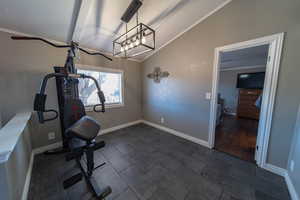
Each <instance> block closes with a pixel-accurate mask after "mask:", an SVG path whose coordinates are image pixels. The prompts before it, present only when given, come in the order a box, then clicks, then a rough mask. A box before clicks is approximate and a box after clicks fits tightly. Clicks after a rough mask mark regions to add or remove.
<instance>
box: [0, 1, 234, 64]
mask: <svg viewBox="0 0 300 200" xmlns="http://www.w3.org/2000/svg"><path fill="white" fill-rule="evenodd" d="M130 2H131V0H82V1H81V0H39V1H37V0H26V1H25V0H24V1H23V0H22V1H20V0H1V1H0V28H2V29H9V30H12V31H16V32H21V33H26V34H31V35H35V36H42V37H45V38H48V39H52V40H57V41H61V42H68V41H70V40H71V39H73V40H75V41H77V42H79V43H80V45H82V46H84V47H87V48H90V49H95V50H101V51H104V52H112V41H113V39H115V38H116V37H118V36H119V35H121V34H122V33H123V32H124V31H125V25H124V24H123V23H122V22H121V20H120V18H121V16H122V14H123V13H124V11H125V10H126V8H127V7H128V5H129V4H130ZM228 2H229V1H228V0H163V1H162V0H144V1H143V6H142V7H141V8H140V10H139V16H140V21H141V22H143V23H145V24H147V25H149V26H151V27H152V28H154V29H155V30H156V46H157V49H159V48H160V47H162V46H164V45H165V44H166V43H168V42H169V41H171V40H172V39H174V38H175V37H176V36H178V35H179V34H180V33H182V32H183V31H185V30H186V29H188V28H189V27H190V26H192V25H193V24H195V23H197V22H199V20H200V19H203V18H204V17H205V16H207V15H209V14H210V13H212V12H213V11H215V10H216V9H218V8H220V7H222V6H223V5H225V4H226V3H228ZM79 8H80V12H79V14H77V13H76V11H77V10H79ZM76 16H78V20H77V23H76V25H75V23H74V21H75V19H76ZM134 25H135V20H132V22H130V23H129V24H128V26H129V27H133V26H134ZM73 32H74V34H72V33H73ZM72 35H73V37H72ZM150 54H151V52H149V53H148V54H143V55H140V56H139V57H137V59H139V60H143V59H144V58H145V57H147V56H149V55H150Z"/></svg>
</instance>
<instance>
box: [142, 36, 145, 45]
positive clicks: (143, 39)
mask: <svg viewBox="0 0 300 200" xmlns="http://www.w3.org/2000/svg"><path fill="white" fill-rule="evenodd" d="M142 43H143V44H145V43H146V37H144V36H143V37H142Z"/></svg>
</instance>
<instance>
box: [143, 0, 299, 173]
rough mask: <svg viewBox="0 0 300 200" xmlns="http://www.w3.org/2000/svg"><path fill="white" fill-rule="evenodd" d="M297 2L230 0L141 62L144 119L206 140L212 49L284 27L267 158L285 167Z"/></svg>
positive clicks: (294, 96)
mask: <svg viewBox="0 0 300 200" xmlns="http://www.w3.org/2000/svg"><path fill="white" fill-rule="evenodd" d="M299 8H300V1H298V0H286V1H281V0H252V1H246V0H233V1H232V2H231V3H229V4H228V5H227V6H225V7H224V8H223V9H221V10H220V11H218V12H217V13H215V14H213V15H212V16H210V17H208V18H207V19H206V20H204V21H203V22H202V23H200V24H198V25H197V26H195V27H194V28H193V29H191V30H189V31H188V32H186V33H185V34H184V35H182V36H181V37H179V38H178V39H176V40H175V41H173V42H172V43H170V44H169V45H167V46H166V47H165V48H163V49H161V50H160V51H159V52H157V53H156V54H155V55H153V56H151V57H150V58H149V59H147V60H146V61H144V62H143V77H142V79H143V113H144V118H145V119H146V120H149V121H151V122H155V123H159V122H160V120H159V118H160V116H164V117H165V124H164V125H165V126H167V127H170V128H172V129H176V130H178V131H182V132H184V133H186V134H189V135H191V136H194V137H197V138H200V139H202V140H206V141H207V139H208V125H209V117H210V110H209V108H210V102H209V101H208V100H206V99H205V93H206V92H210V91H211V89H212V71H213V56H214V49H215V48H216V47H219V46H223V45H227V44H232V43H236V42H241V41H246V40H250V39H254V38H258V37H262V36H266V35H271V34H274V33H280V32H286V37H285V41H284V49H283V56H282V62H281V69H280V75H279V85H278V91H277V95H276V102H275V110H274V116H273V125H272V130H271V136H270V144H269V150H268V162H269V163H271V164H273V165H276V166H278V167H282V168H286V166H287V161H288V154H289V151H290V145H291V141H292V136H293V128H294V123H295V120H296V113H297V112H296V110H297V106H298V102H299V100H300V93H299V92H296V91H299V88H298V85H299V84H298V83H299V74H300V68H299V62H300V61H299V53H298V52H299V51H298V48H299V46H300V40H299V35H300V21H299V18H300V12H299ZM157 66H160V67H162V69H163V70H167V71H169V72H170V76H169V77H168V78H167V79H165V80H163V81H162V82H161V83H160V84H155V83H153V81H152V80H149V79H148V78H146V74H148V73H149V72H152V70H153V68H154V67H157Z"/></svg>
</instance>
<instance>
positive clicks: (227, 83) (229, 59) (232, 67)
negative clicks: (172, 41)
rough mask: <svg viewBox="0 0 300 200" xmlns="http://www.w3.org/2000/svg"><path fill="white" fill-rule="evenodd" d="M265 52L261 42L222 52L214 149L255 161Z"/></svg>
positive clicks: (266, 59)
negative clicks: (249, 46)
mask: <svg viewBox="0 0 300 200" xmlns="http://www.w3.org/2000/svg"><path fill="white" fill-rule="evenodd" d="M268 52H269V46H268V45H262V46H255V47H251V48H244V49H241V50H235V51H229V52H225V53H222V54H221V62H220V75H219V76H220V79H219V84H218V88H219V92H218V108H217V119H216V136H215V137H216V150H219V151H222V152H225V153H229V154H231V155H234V156H237V157H239V158H240V159H243V160H246V161H250V162H255V149H256V143H257V142H256V141H257V135H258V125H259V121H260V119H261V117H260V110H261V105H262V97H263V91H264V82H265V71H266V65H267V61H268ZM262 123H263V122H262Z"/></svg>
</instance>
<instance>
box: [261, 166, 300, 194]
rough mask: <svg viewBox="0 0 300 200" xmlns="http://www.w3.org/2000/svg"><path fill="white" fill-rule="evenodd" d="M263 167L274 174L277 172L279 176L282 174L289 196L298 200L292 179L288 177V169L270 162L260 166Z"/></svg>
mask: <svg viewBox="0 0 300 200" xmlns="http://www.w3.org/2000/svg"><path fill="white" fill-rule="evenodd" d="M262 168H263V169H265V170H268V171H270V172H272V173H274V174H277V175H279V176H282V177H283V178H284V180H285V182H286V185H287V188H288V190H289V193H290V196H291V199H292V200H300V198H299V195H298V193H297V191H296V189H295V186H294V184H293V181H292V179H291V177H290V174H289V173H288V171H287V170H286V169H283V168H280V167H277V166H275V165H272V164H269V163H267V164H265V165H263V166H262Z"/></svg>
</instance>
